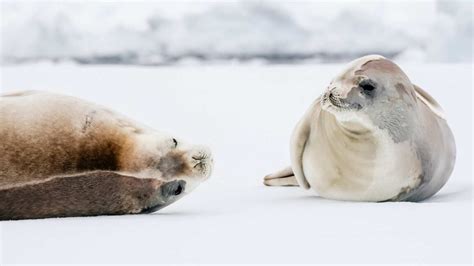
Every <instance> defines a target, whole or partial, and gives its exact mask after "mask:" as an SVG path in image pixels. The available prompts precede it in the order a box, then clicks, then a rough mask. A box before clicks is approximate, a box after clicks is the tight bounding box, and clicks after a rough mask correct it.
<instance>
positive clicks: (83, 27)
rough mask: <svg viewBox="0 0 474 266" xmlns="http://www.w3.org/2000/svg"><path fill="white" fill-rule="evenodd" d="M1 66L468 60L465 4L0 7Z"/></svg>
mask: <svg viewBox="0 0 474 266" xmlns="http://www.w3.org/2000/svg"><path fill="white" fill-rule="evenodd" d="M1 14H2V20H1V21H2V24H1V37H2V45H3V48H2V54H1V61H2V62H3V64H13V63H21V62H25V61H26V62H28V61H38V60H48V61H69V60H72V61H74V62H78V63H87V64H95V63H101V64H104V63H108V64H140V65H168V64H177V63H180V62H181V61H183V60H185V61H189V60H195V61H198V62H201V63H202V62H205V63H209V62H216V61H222V60H223V61H226V62H229V61H230V62H247V61H249V60H254V59H258V60H262V61H263V62H266V63H288V62H307V61H310V62H314V61H316V62H319V61H323V62H334V61H347V60H348V59H349V58H353V57H355V56H360V55H362V54H367V53H379V54H383V55H385V56H387V57H390V58H393V57H396V58H400V59H403V60H404V61H411V62H423V61H428V62H472V48H471V47H472V40H473V26H472V25H473V21H472V3H471V2H469V1H449V2H447V1H420V2H416V1H415V2H413V1H412V2H388V1H387V2H380V3H376V2H345V3H344V5H341V4H340V3H332V2H327V3H324V2H313V3H311V2H288V1H287V2H268V1H258V2H257V1H231V2H226V3H216V2H205V3H187V4H186V3H171V2H161V3H157V2H140V3H129V2H127V3H123V2H122V3H112V2H70V3H59V2H37V3H32V2H12V1H7V2H5V3H2V12H1Z"/></svg>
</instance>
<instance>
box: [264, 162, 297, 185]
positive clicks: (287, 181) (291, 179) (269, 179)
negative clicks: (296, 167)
mask: <svg viewBox="0 0 474 266" xmlns="http://www.w3.org/2000/svg"><path fill="white" fill-rule="evenodd" d="M263 183H264V184H265V185H266V186H282V187H297V186H298V182H297V181H296V177H295V175H294V174H293V170H291V166H288V167H286V168H285V169H282V170H280V171H277V172H275V173H272V174H270V175H267V176H265V177H264V179H263Z"/></svg>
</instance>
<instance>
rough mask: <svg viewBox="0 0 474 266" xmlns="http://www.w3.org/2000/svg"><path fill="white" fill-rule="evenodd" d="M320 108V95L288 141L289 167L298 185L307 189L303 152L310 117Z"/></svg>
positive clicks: (307, 135)
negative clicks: (289, 141)
mask: <svg viewBox="0 0 474 266" xmlns="http://www.w3.org/2000/svg"><path fill="white" fill-rule="evenodd" d="M318 108H319V109H320V108H321V97H319V98H318V99H316V101H315V102H314V103H313V105H312V106H311V107H310V108H309V110H308V111H307V112H306V114H305V115H304V116H303V118H302V119H301V120H300V122H299V123H298V124H297V125H296V128H295V130H294V131H293V135H292V137H291V143H290V155H291V168H292V169H293V173H294V175H295V177H296V180H297V181H298V184H299V185H300V187H302V188H304V189H309V188H310V185H309V183H308V180H306V177H305V175H304V172H303V152H304V148H305V146H306V142H307V141H308V138H309V133H310V132H311V127H310V126H311V117H312V115H313V114H314V112H315V111H317V109H318Z"/></svg>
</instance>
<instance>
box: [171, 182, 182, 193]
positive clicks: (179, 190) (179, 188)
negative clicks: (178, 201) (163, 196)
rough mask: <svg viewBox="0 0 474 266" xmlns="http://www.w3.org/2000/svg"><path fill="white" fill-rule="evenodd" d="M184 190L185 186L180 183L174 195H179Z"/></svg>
mask: <svg viewBox="0 0 474 266" xmlns="http://www.w3.org/2000/svg"><path fill="white" fill-rule="evenodd" d="M182 192H183V186H182V185H181V184H178V187H177V188H176V190H175V191H174V193H173V194H174V195H175V196H178V195H179V194H181V193H182Z"/></svg>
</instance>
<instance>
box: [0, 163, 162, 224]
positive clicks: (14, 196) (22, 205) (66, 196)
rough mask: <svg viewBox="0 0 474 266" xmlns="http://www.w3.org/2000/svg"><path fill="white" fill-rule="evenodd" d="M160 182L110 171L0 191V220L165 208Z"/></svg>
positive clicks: (137, 211) (60, 178) (124, 212)
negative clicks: (152, 207)
mask: <svg viewBox="0 0 474 266" xmlns="http://www.w3.org/2000/svg"><path fill="white" fill-rule="evenodd" d="M161 185H162V182H161V181H159V180H157V179H153V178H135V177H132V176H125V175H120V174H117V173H113V172H105V171H101V172H92V173H88V174H82V175H78V176H68V177H56V178H53V179H50V180H45V181H41V182H40V183H37V184H29V185H23V186H18V187H12V188H8V189H5V188H3V189H0V220H17V219H37V218H48V217H69V216H96V215H119V214H130V213H139V212H141V211H142V210H147V209H148V210H149V211H151V209H150V206H157V205H158V204H162V205H166V204H165V202H161V203H159V202H157V200H162V199H161V197H162V195H161V190H160V188H161Z"/></svg>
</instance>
